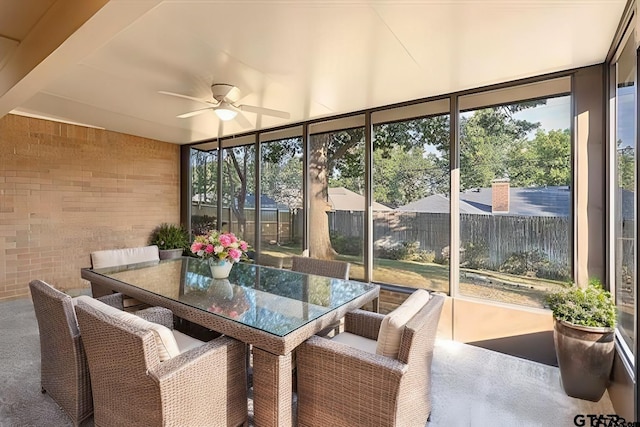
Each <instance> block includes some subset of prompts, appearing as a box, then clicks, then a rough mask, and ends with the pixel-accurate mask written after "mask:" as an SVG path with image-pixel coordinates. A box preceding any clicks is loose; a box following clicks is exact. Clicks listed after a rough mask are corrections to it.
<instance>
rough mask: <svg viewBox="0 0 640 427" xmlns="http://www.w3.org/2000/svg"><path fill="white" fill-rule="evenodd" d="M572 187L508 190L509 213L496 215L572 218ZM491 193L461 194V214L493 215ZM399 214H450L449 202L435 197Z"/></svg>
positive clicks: (478, 191) (445, 198)
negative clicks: (408, 212)
mask: <svg viewBox="0 0 640 427" xmlns="http://www.w3.org/2000/svg"><path fill="white" fill-rule="evenodd" d="M570 200H571V191H570V190H569V187H566V186H563V187H531V188H517V187H516V188H510V189H509V212H506V213H499V214H494V215H520V216H565V217H566V216H569V211H570V208H571V201H570ZM491 203H492V189H491V188H480V189H475V190H467V191H464V192H462V193H460V213H467V214H485V215H487V214H488V215H491V214H492V212H491ZM398 210H403V211H408V210H411V211H417V212H449V199H448V198H447V197H445V196H442V195H432V196H428V197H425V198H423V199H420V200H417V201H415V202H412V203H409V204H408V205H405V206H401V207H399V208H398Z"/></svg>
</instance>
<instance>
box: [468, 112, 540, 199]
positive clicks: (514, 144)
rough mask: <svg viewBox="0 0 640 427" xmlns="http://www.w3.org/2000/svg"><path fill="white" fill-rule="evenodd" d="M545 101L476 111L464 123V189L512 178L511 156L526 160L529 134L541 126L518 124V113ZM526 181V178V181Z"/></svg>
mask: <svg viewBox="0 0 640 427" xmlns="http://www.w3.org/2000/svg"><path fill="white" fill-rule="evenodd" d="M544 102H545V101H535V102H529V103H520V104H512V105H506V106H500V107H492V108H484V109H480V110H476V111H474V112H473V114H467V115H466V116H463V117H462V120H461V123H460V189H461V190H468V189H471V188H486V187H490V186H491V182H492V181H493V180H494V179H496V178H510V176H509V167H508V166H509V165H510V164H513V163H512V162H510V161H509V159H510V155H515V156H516V157H526V147H525V145H526V144H525V140H526V137H527V134H528V133H529V132H531V131H532V130H535V129H537V128H539V127H540V124H539V123H531V122H528V121H526V120H517V119H515V118H514V113H516V112H518V111H521V110H523V109H525V108H531V107H534V106H536V105H539V104H541V103H544ZM523 179H524V178H523Z"/></svg>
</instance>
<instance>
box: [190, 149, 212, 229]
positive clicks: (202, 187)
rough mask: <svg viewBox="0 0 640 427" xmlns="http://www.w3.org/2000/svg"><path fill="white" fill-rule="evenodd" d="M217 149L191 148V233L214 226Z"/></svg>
mask: <svg viewBox="0 0 640 427" xmlns="http://www.w3.org/2000/svg"><path fill="white" fill-rule="evenodd" d="M217 182H218V151H217V150H214V151H202V150H198V149H194V148H192V149H191V233H192V234H193V235H198V234H204V233H206V232H207V231H208V230H211V229H215V228H216V218H217V216H218V215H217V212H216V209H217V204H218V184H217Z"/></svg>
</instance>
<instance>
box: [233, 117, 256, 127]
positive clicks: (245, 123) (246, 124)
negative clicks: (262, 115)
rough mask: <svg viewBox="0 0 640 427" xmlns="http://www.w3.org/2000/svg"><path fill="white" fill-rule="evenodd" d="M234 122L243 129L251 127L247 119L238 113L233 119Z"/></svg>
mask: <svg viewBox="0 0 640 427" xmlns="http://www.w3.org/2000/svg"><path fill="white" fill-rule="evenodd" d="M235 120H236V121H237V122H238V124H239V125H240V126H242V127H243V128H245V129H248V128H250V127H252V125H251V122H250V121H249V119H247V117H246V116H245V115H244V114H242V113H238V115H237V116H236V117H235Z"/></svg>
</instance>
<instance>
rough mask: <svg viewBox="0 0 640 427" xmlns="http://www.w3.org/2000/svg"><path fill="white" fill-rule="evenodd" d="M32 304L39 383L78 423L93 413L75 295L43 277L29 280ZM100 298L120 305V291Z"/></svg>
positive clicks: (154, 313)
mask: <svg viewBox="0 0 640 427" xmlns="http://www.w3.org/2000/svg"><path fill="white" fill-rule="evenodd" d="M29 289H30V291H31V299H32V301H33V308H34V311H35V314H36V320H37V322H38V330H39V334H40V386H41V390H42V392H43V393H45V392H46V393H47V394H48V395H49V396H50V397H51V398H52V399H53V400H54V401H55V402H56V403H57V404H58V405H60V407H61V408H62V409H63V410H64V411H65V412H66V413H67V415H69V417H70V418H71V420H72V421H73V424H74V425H79V424H80V423H81V422H82V421H83V420H85V419H86V418H88V417H89V416H91V414H92V413H93V401H92V398H91V384H90V379H89V369H88V366H87V359H86V356H85V352H84V348H83V346H82V340H81V338H80V332H79V330H78V323H77V320H76V314H75V311H74V309H73V306H74V302H75V300H76V299H75V298H71V296H69V295H67V294H65V293H63V292H60V291H59V290H57V289H55V288H54V287H52V286H51V285H49V284H48V283H46V282H44V281H42V280H33V281H31V282H30V283H29ZM101 300H102V301H103V302H105V303H106V304H108V305H111V306H112V307H114V308H117V309H118V310H122V309H123V297H122V294H118V293H115V294H111V295H108V296H105V297H102V298H101ZM164 311H167V312H168V313H169V315H171V311H170V310H167V309H165V308H161V307H152V308H150V309H147V310H144V311H143V312H140V313H139V314H140V315H141V316H145V315H146V318H147V319H149V320H155V319H158V318H159V317H158V316H166V314H160V313H161V312H164Z"/></svg>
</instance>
